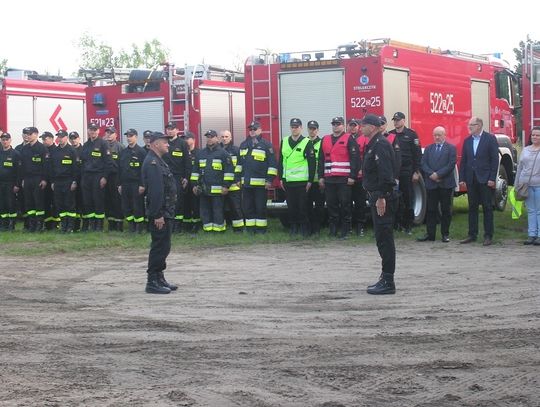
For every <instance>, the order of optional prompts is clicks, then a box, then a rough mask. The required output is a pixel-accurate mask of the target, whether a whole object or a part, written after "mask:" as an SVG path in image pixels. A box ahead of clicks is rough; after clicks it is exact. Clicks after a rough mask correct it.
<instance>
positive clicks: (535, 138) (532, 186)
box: [515, 126, 540, 246]
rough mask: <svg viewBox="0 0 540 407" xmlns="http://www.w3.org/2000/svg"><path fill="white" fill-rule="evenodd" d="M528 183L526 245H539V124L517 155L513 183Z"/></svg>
mask: <svg viewBox="0 0 540 407" xmlns="http://www.w3.org/2000/svg"><path fill="white" fill-rule="evenodd" d="M523 183H528V184H529V195H528V197H527V199H526V200H525V204H526V205H527V214H528V223H529V228H528V235H529V238H528V239H527V240H526V241H525V242H523V244H526V245H535V246H540V126H535V127H533V128H532V131H531V145H529V146H527V147H525V148H524V149H523V151H522V152H521V155H520V157H519V164H518V169H517V174H516V182H515V185H519V184H523Z"/></svg>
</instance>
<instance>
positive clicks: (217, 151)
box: [190, 146, 234, 195]
mask: <svg viewBox="0 0 540 407" xmlns="http://www.w3.org/2000/svg"><path fill="white" fill-rule="evenodd" d="M190 181H191V182H193V183H194V184H198V185H199V186H200V187H201V188H202V192H203V194H205V195H221V191H222V190H223V187H226V188H228V187H229V186H230V185H231V183H232V182H233V181H234V167H233V165H232V160H231V156H230V155H229V153H227V152H226V151H225V150H224V149H223V148H221V147H217V146H216V147H215V148H212V149H210V148H208V147H206V148H203V149H201V150H199V151H198V152H197V154H196V156H195V164H194V166H193V170H192V171H191V178H190Z"/></svg>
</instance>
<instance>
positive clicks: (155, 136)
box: [150, 131, 170, 143]
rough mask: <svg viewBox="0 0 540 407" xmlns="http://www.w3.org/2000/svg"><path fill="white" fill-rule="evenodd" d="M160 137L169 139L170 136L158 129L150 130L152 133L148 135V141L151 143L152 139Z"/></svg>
mask: <svg viewBox="0 0 540 407" xmlns="http://www.w3.org/2000/svg"><path fill="white" fill-rule="evenodd" d="M160 138H164V139H170V137H169V136H167V135H166V134H163V133H162V132H160V131H154V132H152V135H151V136H150V143H153V142H154V141H156V140H159V139H160Z"/></svg>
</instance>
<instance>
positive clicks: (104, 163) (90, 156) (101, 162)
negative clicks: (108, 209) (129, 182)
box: [80, 123, 112, 232]
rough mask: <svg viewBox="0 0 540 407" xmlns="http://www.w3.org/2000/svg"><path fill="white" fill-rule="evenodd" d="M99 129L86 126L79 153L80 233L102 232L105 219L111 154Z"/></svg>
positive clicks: (94, 126)
mask: <svg viewBox="0 0 540 407" xmlns="http://www.w3.org/2000/svg"><path fill="white" fill-rule="evenodd" d="M98 130H99V127H98V126H96V125H95V124H93V123H90V124H89V125H88V140H87V141H86V143H84V145H83V148H82V153H81V157H80V159H81V161H82V164H81V165H82V171H81V187H82V190H83V206H84V212H83V225H82V229H81V231H82V232H87V231H88V230H93V231H98V232H103V220H104V219H105V186H106V185H107V175H108V174H109V171H110V170H111V166H112V163H111V152H110V151H109V146H108V143H107V142H106V141H105V140H103V139H102V138H100V137H99V134H98Z"/></svg>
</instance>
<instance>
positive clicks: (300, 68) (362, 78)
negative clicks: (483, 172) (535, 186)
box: [245, 39, 517, 223]
mask: <svg viewBox="0 0 540 407" xmlns="http://www.w3.org/2000/svg"><path fill="white" fill-rule="evenodd" d="M245 85H246V120H247V122H249V121H250V120H252V119H253V118H256V119H257V120H259V121H260V122H261V124H262V127H263V130H264V132H263V133H264V135H265V137H267V138H268V139H269V140H270V141H271V142H272V143H273V144H274V146H275V147H276V149H277V148H278V146H279V142H280V140H281V138H282V137H284V136H287V135H289V120H290V119H291V118H293V117H299V118H300V119H302V120H303V121H304V123H306V122H307V121H308V120H317V121H318V122H319V124H320V126H321V127H320V131H321V135H324V134H329V133H330V132H331V125H330V120H331V118H332V117H335V116H343V117H345V118H346V119H350V118H362V117H363V116H364V115H365V114H366V113H374V114H377V115H383V114H384V115H385V116H386V117H388V118H391V117H392V115H393V114H394V113H395V112H397V111H400V112H404V113H405V115H406V120H407V124H406V125H407V127H411V128H413V129H414V130H416V132H417V133H418V135H419V137H420V141H421V144H422V145H423V146H426V145H427V144H430V143H432V142H433V138H432V130H433V128H434V127H436V126H439V125H442V126H444V127H445V128H446V130H447V140H448V141H449V142H450V143H452V144H454V145H456V146H457V148H458V154H459V156H461V146H462V143H463V139H464V138H465V137H466V136H467V135H468V130H467V123H468V120H469V118H470V117H471V116H478V117H480V118H482V119H483V121H484V129H485V130H486V131H489V132H491V133H493V134H495V135H496V136H497V139H498V141H499V146H500V148H499V151H500V166H499V174H498V180H497V193H496V206H497V208H498V209H501V210H502V209H504V207H505V205H506V198H507V186H508V184H512V183H513V179H514V174H515V170H516V161H517V160H516V152H515V149H514V148H513V142H515V141H516V128H515V123H514V113H515V109H516V103H517V100H516V99H517V97H516V95H517V93H516V92H517V81H516V78H515V76H514V74H513V73H512V72H511V71H510V70H509V68H508V66H507V64H506V63H504V62H503V61H501V60H498V59H495V58H491V57H487V56H480V55H472V54H465V53H461V52H453V51H442V50H440V49H433V48H429V47H421V46H416V45H411V44H406V43H401V42H396V41H391V40H389V39H378V40H371V41H361V42H357V43H353V44H347V45H344V46H340V47H338V48H337V49H334V50H321V51H304V52H295V53H282V54H272V55H259V56H255V57H251V58H249V59H248V60H247V62H246V66H245ZM390 128H391V126H390ZM458 161H459V157H458ZM463 192H465V191H459V190H456V193H463ZM273 198H274V199H275V200H279V197H278V192H277V191H276V193H275V196H274V197H273ZM280 206H282V205H279V204H275V205H273V206H272V207H274V208H279V207H280ZM425 211H426V193H425V187H424V182H423V180H420V182H418V183H415V184H414V212H415V222H416V223H421V222H422V221H423V219H424V215H425Z"/></svg>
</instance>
